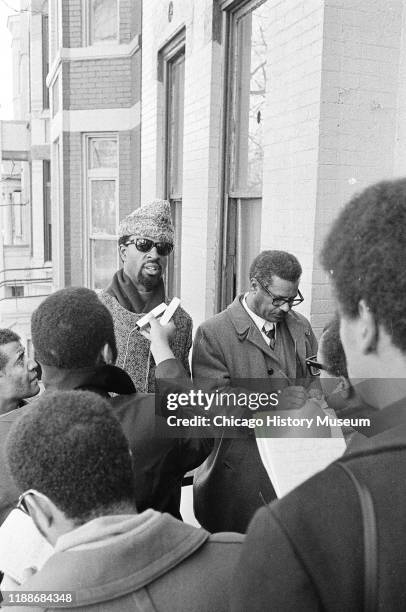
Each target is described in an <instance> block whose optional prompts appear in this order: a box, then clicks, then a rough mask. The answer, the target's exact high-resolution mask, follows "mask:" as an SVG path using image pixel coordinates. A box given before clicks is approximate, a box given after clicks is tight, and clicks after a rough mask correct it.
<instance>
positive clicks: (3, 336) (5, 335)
mask: <svg viewBox="0 0 406 612" xmlns="http://www.w3.org/2000/svg"><path fill="white" fill-rule="evenodd" d="M20 340H21V338H20V336H19V335H18V334H16V333H15V332H13V331H12V330H11V329H7V328H6V329H0V370H2V369H3V368H5V367H6V365H7V362H8V359H7V358H6V356H5V355H4V353H3V352H2V350H1V347H2V346H4V345H5V344H10V342H20Z"/></svg>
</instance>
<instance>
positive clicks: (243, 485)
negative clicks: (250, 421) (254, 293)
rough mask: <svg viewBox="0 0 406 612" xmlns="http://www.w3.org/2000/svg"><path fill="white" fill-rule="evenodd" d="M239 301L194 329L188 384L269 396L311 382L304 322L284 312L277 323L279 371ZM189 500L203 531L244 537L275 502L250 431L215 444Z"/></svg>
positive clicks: (312, 348) (310, 347)
mask: <svg viewBox="0 0 406 612" xmlns="http://www.w3.org/2000/svg"><path fill="white" fill-rule="evenodd" d="M241 298H242V296H238V297H237V298H236V299H235V300H234V302H233V303H232V304H231V305H230V306H229V307H228V308H227V309H226V310H224V311H223V312H221V313H219V314H218V315H216V316H214V317H213V318H211V319H209V320H208V321H205V322H204V323H203V324H202V325H201V326H200V327H199V328H198V329H197V331H196V336H195V340H194V343H193V358H192V371H193V379H194V382H195V383H196V384H198V385H199V380H201V381H202V386H205V387H207V386H208V379H212V385H213V388H224V387H227V386H228V385H230V384H231V385H232V386H233V387H234V386H235V384H236V383H237V384H244V386H245V387H246V388H247V387H248V386H251V388H252V390H253V391H256V392H258V391H267V392H270V391H275V385H277V386H276V388H278V387H279V386H280V383H281V382H282V383H283V384H285V386H287V385H289V384H292V383H294V382H295V381H296V379H300V380H298V383H297V384H304V385H305V386H308V385H309V384H310V383H311V382H313V379H311V377H310V375H309V374H308V373H307V368H306V363H305V360H306V357H310V356H311V355H314V354H315V353H317V341H316V338H315V336H314V334H313V331H312V329H311V326H310V323H309V322H308V321H307V319H306V318H305V317H303V316H302V315H300V314H298V313H296V312H293V311H290V312H289V313H288V315H287V317H286V322H285V323H282V324H280V325H283V326H284V329H283V335H284V337H285V338H286V343H285V346H287V347H289V348H288V350H287V351H285V352H284V355H283V361H284V367H282V365H281V362H280V361H279V359H278V352H277V350H275V351H273V350H271V349H270V348H269V347H268V345H267V344H266V342H265V341H264V339H263V337H262V335H261V333H260V331H259V330H258V328H257V326H256V325H255V324H254V322H253V321H252V319H251V318H250V316H249V315H248V313H247V311H246V310H245V309H244V307H243V306H242V304H241ZM279 333H280V334H281V329H280V331H279ZM277 346H278V345H277ZM277 346H276V349H277ZM288 378H289V379H288ZM233 379H234V380H233ZM235 379H245V380H243V381H241V380H235ZM259 379H261V380H259ZM245 390H246V389H245ZM240 433H241V432H240ZM194 496H195V514H196V517H197V519H198V520H199V522H200V524H201V525H202V526H203V527H204V528H205V529H208V530H209V531H212V532H216V531H238V532H240V533H245V531H246V529H247V526H248V523H249V521H250V520H251V518H252V517H253V515H254V513H255V511H256V510H257V509H258V508H260V507H261V506H262V505H264V504H265V503H268V502H270V501H272V500H273V499H275V497H276V494H275V491H274V488H273V486H272V484H271V482H270V480H269V478H268V475H267V473H266V470H265V468H264V466H263V464H262V461H261V458H260V455H259V452H258V448H257V444H256V441H255V436H254V434H253V432H252V431H247V432H246V435H245V438H244V439H226V438H223V439H217V440H216V441H215V443H214V449H213V451H212V453H211V454H210V456H209V457H208V459H207V460H206V461H205V463H204V464H203V465H202V466H201V468H199V470H198V471H197V473H196V476H195V482H194Z"/></svg>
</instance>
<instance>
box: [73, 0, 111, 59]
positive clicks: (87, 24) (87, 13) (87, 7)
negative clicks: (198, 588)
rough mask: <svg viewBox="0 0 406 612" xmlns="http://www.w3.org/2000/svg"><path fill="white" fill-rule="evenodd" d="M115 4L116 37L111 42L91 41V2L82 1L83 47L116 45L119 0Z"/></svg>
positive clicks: (89, 0)
mask: <svg viewBox="0 0 406 612" xmlns="http://www.w3.org/2000/svg"><path fill="white" fill-rule="evenodd" d="M115 2H116V19H117V21H116V26H117V29H116V36H115V38H114V39H112V40H96V41H95V40H92V30H91V28H92V6H91V0H83V4H82V7H83V10H82V14H83V16H84V19H83V25H84V32H83V39H84V42H85V46H87V47H94V46H98V45H102V46H104V45H114V44H118V43H119V42H120V0H115Z"/></svg>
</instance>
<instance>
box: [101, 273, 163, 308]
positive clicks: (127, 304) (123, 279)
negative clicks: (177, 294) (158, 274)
mask: <svg viewBox="0 0 406 612" xmlns="http://www.w3.org/2000/svg"><path fill="white" fill-rule="evenodd" d="M106 293H108V294H109V295H111V296H112V297H113V298H115V299H116V300H117V302H118V303H119V304H120V306H122V307H123V308H125V309H126V310H129V311H130V312H134V313H135V314H140V313H142V312H150V311H151V310H152V309H153V308H155V306H158V304H161V303H162V302H164V301H165V287H164V282H163V280H162V278H161V280H160V281H159V283H158V285H157V286H156V287H155V289H153V291H151V296H150V298H149V300H148V301H147V302H145V303H144V302H143V300H142V298H141V296H140V294H139V291H138V289H137V287H136V286H135V285H134V283H133V282H132V281H131V279H130V278H129V277H128V276H127V274H125V273H124V270H123V269H121V270H118V272H116V273H115V275H114V276H113V280H112V281H111V284H110V285H109V287H108V288H107V289H106Z"/></svg>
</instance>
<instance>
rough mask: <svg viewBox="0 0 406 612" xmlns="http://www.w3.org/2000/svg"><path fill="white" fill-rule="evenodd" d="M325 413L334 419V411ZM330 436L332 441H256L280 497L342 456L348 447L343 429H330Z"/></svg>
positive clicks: (270, 439) (308, 439)
mask: <svg viewBox="0 0 406 612" xmlns="http://www.w3.org/2000/svg"><path fill="white" fill-rule="evenodd" d="M325 412H326V413H330V414H329V415H330V416H333V417H335V414H334V412H333V411H329V410H326V411H325ZM256 433H259V431H257V430H256ZM331 435H332V437H331V438H310V437H309V438H303V437H302V438H293V437H284V438H261V437H258V436H257V437H256V440H257V445H258V450H259V454H260V456H261V460H262V463H263V464H264V467H265V469H266V471H267V474H268V476H269V478H270V480H271V482H272V485H273V487H274V489H275V492H276V494H277V496H278V497H282V496H283V495H286V494H287V493H289V491H292V489H295V488H296V487H297V486H299V485H300V484H302V482H304V481H305V480H307V479H308V478H310V477H311V476H313V475H314V474H316V473H317V472H320V471H321V470H324V468H326V467H327V466H328V465H329V464H330V463H332V462H333V461H336V459H338V458H339V457H341V456H342V454H343V453H344V451H345V449H346V444H345V440H344V437H343V435H342V431H341V429H340V427H333V428H331Z"/></svg>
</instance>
